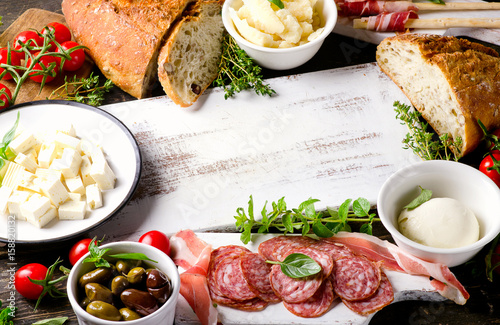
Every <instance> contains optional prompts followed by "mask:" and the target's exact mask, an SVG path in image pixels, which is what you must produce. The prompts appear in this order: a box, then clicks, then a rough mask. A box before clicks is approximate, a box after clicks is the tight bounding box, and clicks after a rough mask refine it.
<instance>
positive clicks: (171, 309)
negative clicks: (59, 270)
mask: <svg viewBox="0 0 500 325" xmlns="http://www.w3.org/2000/svg"><path fill="white" fill-rule="evenodd" d="M99 248H101V249H110V250H109V251H108V252H106V255H105V259H106V260H107V261H108V262H109V267H105V266H101V267H96V266H95V264H94V263H87V262H86V263H82V261H83V260H84V259H85V258H86V257H88V256H89V254H88V253H87V254H86V255H85V256H83V257H82V258H81V259H80V260H79V261H78V262H77V263H76V264H75V266H74V267H73V268H72V269H71V272H70V274H69V277H68V285H67V291H68V298H69V301H70V303H71V307H72V308H73V310H74V312H75V314H76V316H77V319H78V323H79V324H81V325H83V324H85V325H87V324H92V325H93V324H95V325H106V324H117V322H121V321H127V323H130V324H141V325H144V324H173V322H174V317H175V306H176V304H177V299H178V296H179V289H180V279H179V272H178V271H177V267H176V266H175V264H174V263H173V261H172V260H171V259H170V257H168V255H166V254H165V253H163V252H162V251H160V250H158V249H156V248H155V247H152V246H149V245H146V244H142V243H137V242H130V241H122V242H114V243H109V244H105V245H102V246H100V247H99ZM130 253H134V254H143V255H145V256H147V257H148V258H149V260H142V259H130ZM120 254H128V255H129V257H127V258H119V257H118V258H115V257H107V256H113V255H118V256H119V255H120Z"/></svg>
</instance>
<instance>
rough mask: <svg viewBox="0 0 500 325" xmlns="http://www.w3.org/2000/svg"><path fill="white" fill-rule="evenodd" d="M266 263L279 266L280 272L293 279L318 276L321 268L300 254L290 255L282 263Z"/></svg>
mask: <svg viewBox="0 0 500 325" xmlns="http://www.w3.org/2000/svg"><path fill="white" fill-rule="evenodd" d="M266 262H267V263H269V264H279V265H280V266H281V272H283V273H285V274H286V275H287V276H289V277H290V278H294V279H299V278H305V277H308V276H311V275H314V274H318V273H319V272H320V271H321V266H320V265H319V264H318V262H316V261H315V260H313V259H312V258H310V257H309V256H307V255H305V254H301V253H292V254H290V255H288V256H287V257H285V259H284V260H283V261H282V262H279V261H266Z"/></svg>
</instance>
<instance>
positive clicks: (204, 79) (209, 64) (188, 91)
mask: <svg viewBox="0 0 500 325" xmlns="http://www.w3.org/2000/svg"><path fill="white" fill-rule="evenodd" d="M190 6H191V7H190V8H188V10H187V14H186V13H184V17H183V19H182V20H181V21H179V22H178V23H177V24H176V26H175V27H174V28H173V29H172V31H171V32H170V35H169V37H168V39H167V42H166V43H165V45H164V46H163V47H162V48H161V50H160V55H159V58H158V77H159V79H160V82H161V84H162V86H163V89H164V90H165V92H166V93H167V95H168V96H169V97H170V99H172V100H173V101H174V102H175V103H176V104H178V105H180V106H183V107H187V106H190V105H192V104H193V103H194V102H195V101H196V100H197V99H198V97H199V96H200V95H201V94H202V93H203V91H205V89H206V88H207V87H209V86H210V84H211V83H212V81H213V80H214V79H215V78H216V77H217V71H218V64H219V62H220V57H221V52H222V49H221V42H222V38H223V33H224V25H223V24H222V18H221V9H222V2H220V1H198V2H196V3H193V4H191V5H190Z"/></svg>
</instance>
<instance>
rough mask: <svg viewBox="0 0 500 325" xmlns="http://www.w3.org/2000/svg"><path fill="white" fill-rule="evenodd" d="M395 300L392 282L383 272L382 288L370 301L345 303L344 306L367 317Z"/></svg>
mask: <svg viewBox="0 0 500 325" xmlns="http://www.w3.org/2000/svg"><path fill="white" fill-rule="evenodd" d="M393 300H394V291H393V289H392V285H391V282H390V281H389V279H388V278H387V276H386V275H385V274H384V273H383V272H382V274H381V280H380V286H379V287H378V289H377V291H376V292H375V293H374V294H373V295H372V296H370V297H369V298H368V299H364V300H359V301H344V304H345V305H346V306H347V307H348V308H349V309H351V310H352V311H354V312H355V313H357V314H360V315H363V316H366V315H369V314H372V313H374V312H376V311H379V310H381V309H382V308H384V307H385V306H387V305H389V304H390V303H391V302H392V301H393Z"/></svg>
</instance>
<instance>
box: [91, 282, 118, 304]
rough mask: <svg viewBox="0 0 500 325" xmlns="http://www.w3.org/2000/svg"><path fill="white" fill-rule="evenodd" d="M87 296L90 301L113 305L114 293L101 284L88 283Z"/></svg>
mask: <svg viewBox="0 0 500 325" xmlns="http://www.w3.org/2000/svg"><path fill="white" fill-rule="evenodd" d="M85 295H87V298H89V300H90V301H97V300H99V301H103V302H107V303H110V304H111V303H113V293H112V292H111V290H109V289H108V288H107V287H105V286H103V285H102V284H100V283H87V284H86V285H85Z"/></svg>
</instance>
